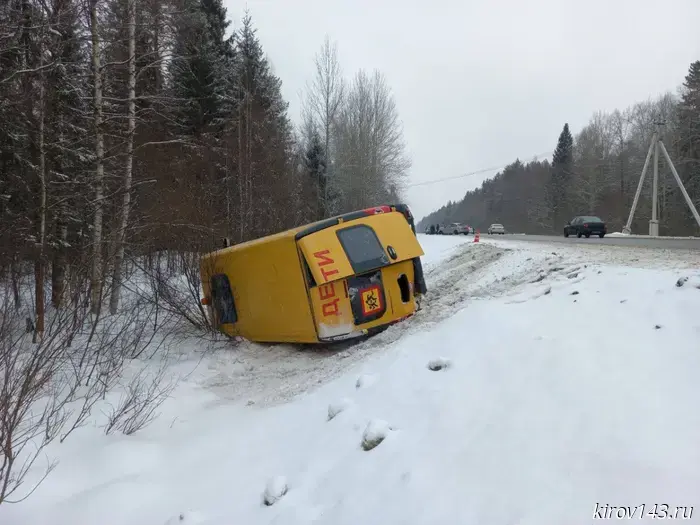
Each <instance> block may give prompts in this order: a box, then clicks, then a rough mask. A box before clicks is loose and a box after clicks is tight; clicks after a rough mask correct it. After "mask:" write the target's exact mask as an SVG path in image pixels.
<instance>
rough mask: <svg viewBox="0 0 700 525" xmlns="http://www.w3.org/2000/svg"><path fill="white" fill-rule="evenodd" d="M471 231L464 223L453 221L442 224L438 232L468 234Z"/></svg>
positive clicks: (442, 233)
mask: <svg viewBox="0 0 700 525" xmlns="http://www.w3.org/2000/svg"><path fill="white" fill-rule="evenodd" d="M471 231H472V230H471V228H470V227H469V226H467V225H466V224H462V223H461V222H453V223H451V224H447V225H444V224H443V225H442V226H440V230H438V233H439V234H440V235H460V234H462V235H469V234H470V233H471Z"/></svg>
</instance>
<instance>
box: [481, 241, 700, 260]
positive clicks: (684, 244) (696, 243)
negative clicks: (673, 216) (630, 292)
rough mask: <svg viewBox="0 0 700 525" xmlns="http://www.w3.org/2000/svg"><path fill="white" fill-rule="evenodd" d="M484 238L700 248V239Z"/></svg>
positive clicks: (673, 248) (677, 248) (668, 248)
mask: <svg viewBox="0 0 700 525" xmlns="http://www.w3.org/2000/svg"><path fill="white" fill-rule="evenodd" d="M483 237H484V238H490V237H493V238H494V239H504V240H513V241H527V242H561V243H568V244H584V245H585V244H607V245H613V246H637V247H641V248H664V249H667V250H700V239H644V238H640V237H608V236H606V237H604V238H602V239H601V238H600V237H590V238H588V239H586V238H585V237H581V238H580V239H579V238H577V237H568V238H567V237H564V235H560V236H555V235H484V236H483ZM699 260H700V259H699Z"/></svg>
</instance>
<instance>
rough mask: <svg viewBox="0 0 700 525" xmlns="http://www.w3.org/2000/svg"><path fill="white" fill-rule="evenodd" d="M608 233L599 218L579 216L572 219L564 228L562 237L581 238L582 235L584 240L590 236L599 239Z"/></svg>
mask: <svg viewBox="0 0 700 525" xmlns="http://www.w3.org/2000/svg"><path fill="white" fill-rule="evenodd" d="M606 233H608V228H607V226H606V225H605V222H604V221H603V220H602V219H601V218H600V217H595V216H593V215H580V216H578V217H574V219H573V220H572V221H571V222H569V223H567V225H566V226H564V237H568V236H569V235H576V237H579V238H580V237H581V236H582V235H584V236H586V238H588V237H590V236H591V235H597V236H598V237H600V238H601V239H602V238H603V237H605V234H606Z"/></svg>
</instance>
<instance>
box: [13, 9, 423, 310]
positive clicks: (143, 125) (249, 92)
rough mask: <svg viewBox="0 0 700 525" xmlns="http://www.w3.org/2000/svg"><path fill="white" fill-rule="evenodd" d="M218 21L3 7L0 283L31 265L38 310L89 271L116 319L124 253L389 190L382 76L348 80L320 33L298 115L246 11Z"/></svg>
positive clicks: (258, 232) (397, 158) (389, 145)
mask: <svg viewBox="0 0 700 525" xmlns="http://www.w3.org/2000/svg"><path fill="white" fill-rule="evenodd" d="M229 25H230V21H229V20H228V19H227V15H226V10H225V8H224V7H223V4H222V1H221V0H8V1H6V2H2V4H1V5H0V278H2V277H9V278H11V279H12V280H13V282H14V283H15V284H16V283H17V282H19V281H21V279H20V277H22V276H25V275H26V274H27V273H29V274H30V275H31V274H32V273H33V274H34V277H35V281H36V294H35V296H36V298H37V299H36V303H37V304H36V308H38V309H39V310H42V309H43V306H42V305H41V304H40V303H41V302H42V301H41V300H39V299H38V298H39V297H43V296H44V284H45V283H44V281H46V284H47V286H46V294H47V295H49V296H50V297H51V298H52V300H53V305H54V306H59V305H60V304H61V302H62V301H63V300H64V299H65V296H66V294H68V293H69V290H76V289H78V288H80V287H81V286H82V285H81V284H80V283H83V282H84V281H86V280H87V284H86V285H87V286H89V288H90V295H91V299H90V301H91V304H92V307H91V308H92V313H93V314H96V313H97V312H98V311H99V309H100V308H101V302H102V300H103V299H104V300H105V306H106V302H110V303H111V304H110V309H111V310H112V312H114V311H116V309H117V307H118V304H119V291H120V289H121V286H120V283H121V281H122V279H123V276H122V274H123V271H122V267H123V265H124V261H127V262H128V261H129V260H130V259H132V258H134V257H135V256H143V255H149V254H154V253H160V252H162V251H163V250H171V251H172V250H174V251H188V252H201V251H203V250H210V249H212V248H213V247H215V246H216V247H218V246H220V242H221V239H222V238H224V237H227V238H229V239H230V241H231V242H233V243H237V242H241V241H245V240H249V239H252V238H256V237H259V236H262V235H266V234H270V233H273V232H277V231H281V230H284V229H286V228H289V227H293V226H296V225H300V224H304V223H306V222H309V221H312V220H316V219H320V218H324V217H327V216H330V215H334V214H338V213H341V212H343V211H346V210H350V209H356V208H360V207H364V206H371V205H375V204H376V203H377V202H387V201H389V202H393V201H397V200H399V197H398V195H399V192H400V191H401V185H402V183H403V179H404V177H405V174H406V171H407V169H408V167H409V165H410V161H409V159H408V157H407V155H406V152H405V148H404V144H403V134H402V129H401V126H400V122H399V119H398V111H397V108H396V106H395V103H394V99H393V96H392V94H391V90H390V88H389V86H388V84H387V81H386V79H385V78H384V76H383V74H382V73H381V72H379V71H374V72H365V71H358V72H357V73H356V74H355V75H354V76H352V77H351V78H350V79H347V78H346V77H345V76H344V73H343V71H342V68H341V65H340V63H339V60H338V53H337V48H336V45H335V44H334V43H332V42H331V41H330V40H329V39H328V38H326V40H325V42H324V43H323V45H322V46H321V47H320V50H319V52H318V53H317V56H316V59H315V62H314V63H310V64H309V73H310V75H309V77H310V79H311V80H310V81H309V83H308V86H307V89H306V91H305V93H304V101H303V112H302V113H303V119H302V120H303V122H300V123H296V124H295V123H293V122H292V121H291V119H290V117H289V115H288V103H287V101H285V100H284V98H283V96H282V92H281V86H282V80H281V79H280V78H279V77H277V76H276V75H275V74H274V71H273V68H272V66H271V64H270V63H269V61H268V59H267V58H266V56H265V53H264V50H263V47H262V44H261V42H260V40H259V38H258V36H257V34H256V29H255V27H254V25H253V21H252V18H251V16H250V15H249V14H248V13H246V15H245V17H244V18H243V20H242V21H241V23H240V24H239V25H238V27H237V28H236V29H235V30H233V31H232V29H230V28H229ZM27 265H29V266H27ZM108 287H109V290H110V292H107V291H106V290H107V288H108ZM14 288H15V289H14V300H15V302H16V303H17V305H18V306H19V304H20V303H21V301H22V297H23V295H22V293H20V290H19V287H18V286H15V287H14ZM37 317H39V318H41V317H42V315H41V313H40V314H39V315H37ZM39 321H40V322H41V319H39Z"/></svg>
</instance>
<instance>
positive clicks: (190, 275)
mask: <svg viewBox="0 0 700 525" xmlns="http://www.w3.org/2000/svg"><path fill="white" fill-rule="evenodd" d="M160 255H161V256H160V257H158V259H157V261H156V264H154V265H153V266H152V267H150V268H149V267H146V266H145V265H143V264H142V265H140V269H141V270H142V272H143V274H144V275H145V277H146V280H147V282H148V284H147V287H146V290H145V292H142V296H141V298H142V299H144V300H147V301H148V302H150V303H151V304H153V305H158V308H159V309H161V310H162V311H163V313H164V314H165V315H168V316H171V318H173V319H176V320H178V319H179V320H183V321H185V322H186V323H187V324H188V325H189V326H190V327H192V328H194V329H195V330H197V331H199V332H202V333H210V332H212V324H211V320H210V319H209V315H208V314H207V311H206V309H205V307H204V306H203V305H202V304H201V302H200V301H201V297H202V279H201V275H200V258H201V255H202V254H201V253H198V252H167V253H161V254H160Z"/></svg>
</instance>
